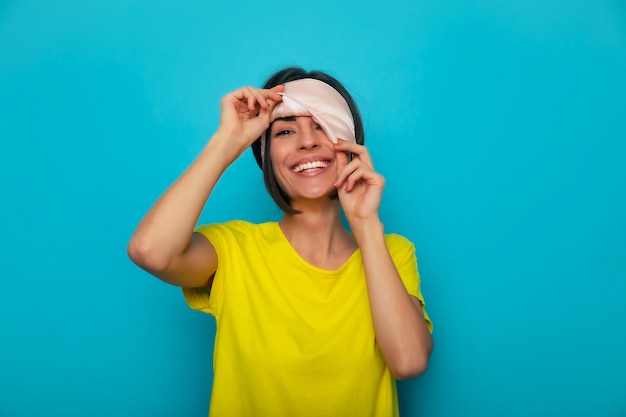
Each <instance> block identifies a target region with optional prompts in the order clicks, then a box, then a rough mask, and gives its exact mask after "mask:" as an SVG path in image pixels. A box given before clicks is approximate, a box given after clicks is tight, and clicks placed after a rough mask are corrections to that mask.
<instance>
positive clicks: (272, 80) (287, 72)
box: [251, 67, 365, 214]
mask: <svg viewBox="0 0 626 417" xmlns="http://www.w3.org/2000/svg"><path fill="white" fill-rule="evenodd" d="M303 78H313V79H315V80H319V81H322V82H325V83H326V84H328V85H329V86H331V87H332V88H334V89H335V90H337V91H338V92H339V94H341V95H342V96H343V98H344V99H345V100H346V102H347V103H348V107H350V113H352V118H353V119H354V135H355V137H356V143H358V144H359V145H363V144H365V132H364V131H363V120H362V119H361V113H360V112H359V108H358V107H357V105H356V102H355V101H354V99H353V98H352V96H351V95H350V93H349V92H348V90H346V88H345V87H344V86H343V85H342V84H341V83H340V82H339V81H338V80H337V79H336V78H334V77H332V76H330V75H328V74H326V73H325V72H322V71H305V70H304V69H302V68H299V67H290V68H285V69H282V70H280V71H278V72H277V73H275V74H274V75H272V76H270V77H269V78H268V79H267V81H266V82H265V84H264V85H263V88H272V87H275V86H277V85H280V84H284V83H286V82H289V81H295V80H301V79H303ZM271 129H272V125H271V124H270V126H269V127H268V129H267V131H266V132H265V137H266V140H265V155H266V157H265V163H263V160H262V158H261V138H259V139H257V140H256V141H255V142H254V143H253V144H252V146H251V147H252V152H253V153H254V157H255V158H256V162H257V164H259V167H260V168H261V169H262V170H263V180H264V181H265V188H266V189H267V192H268V193H269V194H270V196H271V197H272V199H273V200H274V201H275V202H276V204H277V205H278V207H280V209H281V210H283V211H285V212H288V213H293V214H296V213H300V211H298V210H296V209H294V208H293V207H291V198H289V196H288V195H287V193H285V191H284V190H283V189H282V188H280V185H279V184H278V181H277V180H276V176H275V175H274V166H273V164H272V158H270V157H269V155H270V149H271V146H272V145H271V142H272V141H271V140H270V130H271Z"/></svg>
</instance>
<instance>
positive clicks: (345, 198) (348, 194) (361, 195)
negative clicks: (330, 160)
mask: <svg viewBox="0 0 626 417" xmlns="http://www.w3.org/2000/svg"><path fill="white" fill-rule="evenodd" d="M335 151H337V182H335V186H336V187H337V192H338V195H339V201H340V202H341V206H342V207H343V211H344V213H345V214H346V218H347V219H348V222H349V223H350V225H351V226H352V227H355V226H357V225H358V224H359V223H360V222H362V221H365V222H367V221H370V220H374V221H378V209H379V207H380V201H381V198H382V194H383V188H384V186H385V178H383V176H382V175H380V174H378V173H377V172H376V171H374V166H373V164H372V160H371V158H370V155H369V152H368V151H367V148H366V147H365V146H363V145H357V144H356V143H352V142H348V141H345V140H339V142H338V143H336V144H335ZM346 152H350V153H351V154H352V155H353V158H352V161H348V156H347V154H346Z"/></svg>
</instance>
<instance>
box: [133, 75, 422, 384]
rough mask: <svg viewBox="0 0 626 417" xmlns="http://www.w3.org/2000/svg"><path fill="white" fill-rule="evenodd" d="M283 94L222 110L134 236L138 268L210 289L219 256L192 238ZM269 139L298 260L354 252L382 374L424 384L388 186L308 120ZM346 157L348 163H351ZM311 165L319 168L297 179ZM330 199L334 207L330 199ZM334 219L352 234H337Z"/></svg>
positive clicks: (285, 124)
mask: <svg viewBox="0 0 626 417" xmlns="http://www.w3.org/2000/svg"><path fill="white" fill-rule="evenodd" d="M283 90H284V87H283V86H277V87H274V88H272V89H269V90H265V89H256V88H253V87H244V88H241V89H239V90H236V91H234V92H232V93H230V94H227V95H226V96H225V97H224V98H223V99H222V100H221V103H220V104H221V114H220V126H219V128H218V130H217V132H215V134H214V135H213V137H212V138H211V140H210V141H209V142H208V143H207V145H206V146H205V148H204V149H203V151H202V152H201V153H200V155H199V156H198V158H197V159H196V160H195V161H194V162H193V163H192V164H191V166H190V167H189V168H188V169H187V170H186V171H185V172H184V173H183V174H182V175H181V176H180V177H179V178H178V179H177V180H176V181H175V182H174V184H172V186H170V188H168V189H167V190H166V191H165V193H164V194H163V195H162V196H161V197H160V198H159V199H158V200H157V202H156V203H155V204H154V205H153V206H152V208H151V209H150V210H149V211H148V213H147V214H146V215H145V217H144V218H143V220H142V221H141V222H140V224H139V226H138V227H137V229H136V231H135V233H134V234H133V236H132V238H131V240H130V242H129V245H128V254H129V256H130V258H131V259H132V260H133V261H134V262H135V263H136V264H137V265H139V266H140V267H141V268H143V269H145V270H146V271H148V272H150V273H151V274H153V275H155V276H156V277H158V278H160V279H162V280H163V281H166V282H168V283H170V284H173V285H177V286H180V287H202V286H207V287H210V286H211V284H212V277H213V274H214V273H215V271H216V269H217V265H218V262H219V260H218V258H217V253H216V251H215V249H214V247H213V245H212V244H211V243H210V242H209V241H208V240H207V239H206V238H204V236H202V235H200V234H197V233H194V232H193V231H194V228H195V226H196V224H197V222H198V219H199V217H200V213H201V212H202V209H203V207H204V205H205V203H206V201H207V199H208V198H209V197H210V195H211V192H212V191H213V188H214V187H215V184H216V183H217V181H218V179H219V178H220V176H221V175H222V174H223V173H224V171H225V170H226V169H227V168H228V166H229V165H230V164H231V163H232V162H233V161H235V160H236V159H237V158H238V157H239V156H240V155H241V153H242V152H243V151H244V150H245V149H247V148H248V147H249V146H250V145H251V144H252V143H253V142H254V141H255V140H256V138H258V137H259V136H260V135H261V134H262V133H263V132H264V131H265V130H266V129H267V128H268V127H269V125H270V114H271V111H272V109H273V108H274V106H275V105H276V104H277V103H279V102H280V101H281V96H280V95H279V94H277V93H278V92H280V91H283ZM270 135H271V140H272V146H271V155H270V157H271V158H272V162H273V165H274V170H275V175H276V178H277V180H278V182H279V184H280V185H281V188H282V189H283V190H285V192H286V193H287V194H288V195H289V196H290V197H291V200H292V206H293V207H294V208H295V209H298V210H300V211H301V212H302V213H300V214H291V213H286V214H284V216H283V218H282V219H281V220H280V222H279V225H280V227H281V229H282V231H283V233H284V234H285V236H286V237H287V239H288V240H289V242H290V243H291V245H292V246H293V247H294V249H295V250H296V251H297V252H298V253H299V254H300V256H301V257H302V258H303V259H305V260H307V261H308V262H309V263H311V264H312V265H315V266H318V267H320V268H324V269H331V270H332V269H337V268H339V267H340V266H341V265H343V264H344V263H345V262H346V261H347V259H348V258H349V257H350V256H351V254H352V253H353V252H354V251H355V250H356V249H357V248H359V249H360V251H361V255H362V259H363V264H364V269H365V275H366V282H367V288H368V295H369V300H370V307H371V311H372V319H373V323H374V330H375V333H376V341H377V343H378V345H379V347H380V350H381V352H382V354H383V357H384V359H385V361H386V363H387V366H388V367H389V369H390V371H391V373H392V375H394V376H395V377H396V378H398V379H406V378H412V377H415V376H417V375H419V374H421V373H422V372H424V371H425V370H426V368H427V365H428V358H429V357H430V354H431V351H432V347H433V342H432V338H431V335H430V333H429V332H428V329H427V326H426V322H425V320H424V317H423V313H422V308H421V306H420V304H419V301H418V300H417V298H415V297H413V296H411V295H409V294H408V293H407V292H406V289H405V287H404V285H403V283H402V281H401V279H400V277H399V275H398V272H397V270H396V268H395V265H394V264H393V261H392V259H391V256H390V255H389V252H388V250H387V246H386V244H385V240H384V228H383V225H382V223H381V222H380V219H379V216H378V211H379V207H380V201H381V198H382V192H383V188H384V185H385V180H384V178H383V177H382V176H381V175H380V174H378V173H376V172H375V170H374V168H373V164H372V161H371V158H370V155H369V153H368V151H367V149H366V148H365V147H364V146H361V145H357V144H354V143H352V142H347V141H339V143H337V144H333V143H332V142H330V141H329V140H328V138H327V136H326V134H325V133H324V131H323V130H322V129H321V128H320V126H319V125H318V124H317V123H316V122H315V120H313V119H312V118H311V117H306V116H305V117H294V118H286V119H281V120H277V121H275V122H274V123H273V124H272V129H271V132H270ZM346 152H351V153H352V154H353V155H354V157H353V160H352V161H351V162H348V158H347V156H346ZM312 161H322V162H323V166H321V167H318V168H316V169H311V170H304V171H302V172H295V171H294V167H296V166H298V165H300V164H302V163H305V162H312ZM335 191H336V192H337V194H338V196H339V198H338V199H331V198H329V196H330V195H331V194H332V193H334V192H335ZM341 210H343V211H344V213H345V216H346V218H347V220H348V222H349V223H350V228H351V230H352V232H349V231H348V230H346V229H345V228H344V227H343V225H342V222H341Z"/></svg>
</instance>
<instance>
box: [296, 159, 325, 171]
mask: <svg viewBox="0 0 626 417" xmlns="http://www.w3.org/2000/svg"><path fill="white" fill-rule="evenodd" d="M328 165H330V161H312V162H305V163H304V164H299V165H296V166H295V167H293V168H291V170H292V171H293V172H295V173H296V174H298V173H300V172H303V171H308V170H312V169H321V168H326V167H327V166H328Z"/></svg>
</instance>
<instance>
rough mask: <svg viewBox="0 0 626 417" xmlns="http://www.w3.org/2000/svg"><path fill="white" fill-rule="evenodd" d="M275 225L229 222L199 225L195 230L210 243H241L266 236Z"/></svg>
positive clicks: (239, 221) (238, 221)
mask: <svg viewBox="0 0 626 417" xmlns="http://www.w3.org/2000/svg"><path fill="white" fill-rule="evenodd" d="M275 224H276V223H273V222H269V223H259V224H257V223H251V222H248V221H245V220H230V221H227V222H224V223H212V224H205V225H201V226H199V227H198V228H197V229H196V232H197V233H200V234H202V235H204V236H205V237H206V238H207V239H209V240H210V241H212V242H213V241H215V240H222V239H226V240H231V239H234V240H237V241H242V240H246V239H248V238H252V239H257V238H259V237H260V236H262V235H267V234H268V233H269V232H270V231H271V230H273V229H274V225H275Z"/></svg>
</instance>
